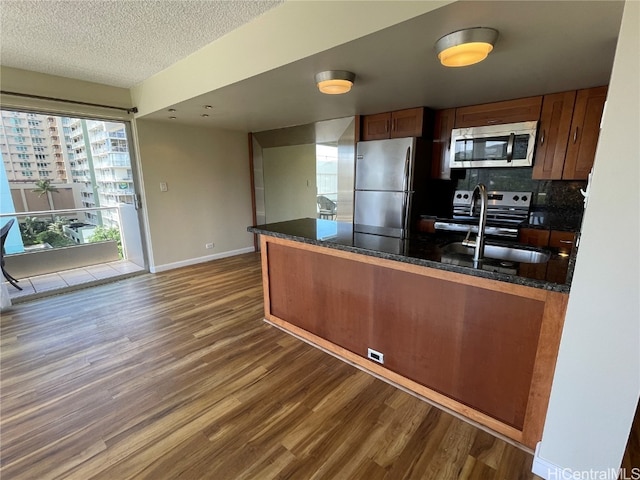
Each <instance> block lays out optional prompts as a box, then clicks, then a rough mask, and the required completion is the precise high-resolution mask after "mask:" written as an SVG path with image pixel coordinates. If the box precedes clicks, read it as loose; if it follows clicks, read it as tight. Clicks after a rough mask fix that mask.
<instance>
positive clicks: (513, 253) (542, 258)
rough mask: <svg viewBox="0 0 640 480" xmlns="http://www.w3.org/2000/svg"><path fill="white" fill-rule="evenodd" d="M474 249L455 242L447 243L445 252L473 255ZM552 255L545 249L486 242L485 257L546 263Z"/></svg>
mask: <svg viewBox="0 0 640 480" xmlns="http://www.w3.org/2000/svg"><path fill="white" fill-rule="evenodd" d="M473 250H474V249H473V247H467V246H466V245H463V244H462V242H455V243H449V244H448V245H445V247H444V248H443V253H445V254H453V255H468V256H470V257H473ZM550 257H551V254H550V253H549V252H547V251H545V250H536V249H528V248H522V247H509V246H506V245H492V244H485V246H484V257H483V258H486V259H492V260H499V261H501V262H513V263H545V262H547V261H549V258H550Z"/></svg>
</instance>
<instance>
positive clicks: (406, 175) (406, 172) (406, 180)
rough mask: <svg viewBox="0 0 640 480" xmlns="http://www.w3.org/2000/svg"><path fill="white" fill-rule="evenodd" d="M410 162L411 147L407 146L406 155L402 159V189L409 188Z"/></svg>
mask: <svg viewBox="0 0 640 480" xmlns="http://www.w3.org/2000/svg"><path fill="white" fill-rule="evenodd" d="M410 162H411V147H407V156H406V157H405V159H404V180H403V182H404V183H403V187H404V188H403V190H404V191H407V190H409V166H410Z"/></svg>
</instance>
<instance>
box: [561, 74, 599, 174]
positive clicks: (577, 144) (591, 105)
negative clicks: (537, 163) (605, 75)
mask: <svg viewBox="0 0 640 480" xmlns="http://www.w3.org/2000/svg"><path fill="white" fill-rule="evenodd" d="M606 99H607V87H597V88H588V89H584V90H578V93H577V95H576V104H575V107H574V110H573V120H572V123H571V132H570V134H569V144H568V146H567V155H566V158H565V162H564V169H563V172H562V178H563V179H564V180H586V179H587V178H588V177H589V172H590V171H591V167H593V160H594V158H595V154H596V146H597V144H598V137H599V136H600V120H601V118H602V112H603V111H604V103H605V101H606Z"/></svg>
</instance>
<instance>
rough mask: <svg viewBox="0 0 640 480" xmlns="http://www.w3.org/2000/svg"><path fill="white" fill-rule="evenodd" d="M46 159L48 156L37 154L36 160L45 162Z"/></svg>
mask: <svg viewBox="0 0 640 480" xmlns="http://www.w3.org/2000/svg"><path fill="white" fill-rule="evenodd" d="M46 158H47V156H46V155H43V154H42V153H38V154H36V160H45V159H46Z"/></svg>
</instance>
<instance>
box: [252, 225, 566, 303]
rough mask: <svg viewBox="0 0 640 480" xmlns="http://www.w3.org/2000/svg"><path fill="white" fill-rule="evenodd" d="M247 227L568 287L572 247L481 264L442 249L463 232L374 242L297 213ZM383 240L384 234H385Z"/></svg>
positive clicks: (417, 262)
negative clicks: (542, 258) (535, 259)
mask: <svg viewBox="0 0 640 480" xmlns="http://www.w3.org/2000/svg"><path fill="white" fill-rule="evenodd" d="M247 230H248V231H249V232H252V233H257V234H262V235H268V236H272V237H277V238H283V239H288V240H294V241H298V242H302V243H309V244H312V245H319V246H322V247H327V248H333V249H337V250H344V251H348V252H353V253H358V254H361V255H369V256H373V257H378V258H385V259H389V260H395V261H399V262H404V263H410V264H413V265H421V266H425V267H430V268H437V269H440V270H447V271H451V272H457V273H462V274H466V275H473V276H476V277H483V278H489V279H492V280H498V281H502V282H508V283H514V284H518V285H525V286H530V287H534V288H541V289H544V290H551V291H556V292H564V293H568V292H569V289H570V287H571V277H572V276H573V265H574V260H575V253H576V252H575V249H574V252H573V253H572V255H571V256H566V255H561V254H559V253H558V252H554V251H550V252H551V257H550V259H549V261H548V262H546V263H540V264H535V263H517V262H499V261H495V260H486V261H484V262H483V265H482V268H480V267H478V268H475V267H473V264H472V263H471V262H469V261H468V260H469V259H467V258H466V257H464V256H461V255H455V254H451V253H449V252H447V249H446V245H448V244H450V243H452V242H459V241H461V240H462V239H463V238H464V237H463V236H462V235H460V234H457V233H452V232H436V233H419V234H415V235H412V236H411V237H410V238H408V239H406V240H404V241H399V240H397V239H395V240H394V239H389V240H391V241H389V242H386V244H385V242H378V241H377V240H380V239H381V237H379V236H371V235H368V236H367V235H362V234H359V233H356V232H354V231H353V224H352V223H347V222H337V221H333V220H320V219H315V218H301V219H298V220H290V221H286V222H279V223H271V224H267V225H258V226H254V227H248V229H247ZM385 240H387V239H386V238H385ZM486 242H487V243H490V244H504V245H508V246H514V245H517V246H518V247H519V248H522V249H525V250H539V249H535V248H532V247H528V246H524V245H519V244H517V243H515V242H504V241H500V240H493V239H491V238H488V239H487V240H486Z"/></svg>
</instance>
